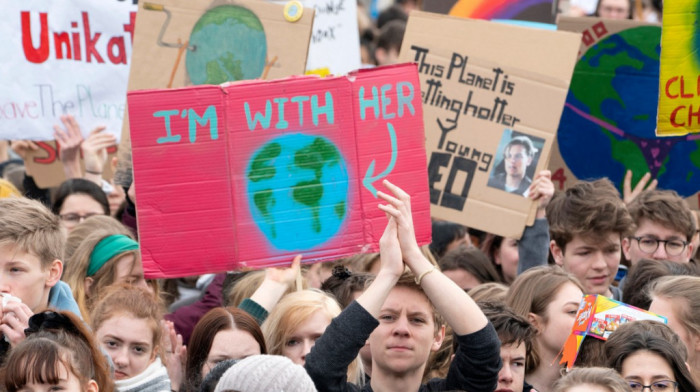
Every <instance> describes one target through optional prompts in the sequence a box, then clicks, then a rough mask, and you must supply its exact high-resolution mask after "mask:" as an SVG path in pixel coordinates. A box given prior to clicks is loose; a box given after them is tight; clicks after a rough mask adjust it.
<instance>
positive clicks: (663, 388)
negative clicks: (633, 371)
mask: <svg viewBox="0 0 700 392" xmlns="http://www.w3.org/2000/svg"><path fill="white" fill-rule="evenodd" d="M627 383H628V384H629V386H630V388H631V389H632V390H633V391H639V392H641V391H643V390H645V389H647V388H648V389H649V390H650V391H651V392H674V391H675V390H676V387H678V383H677V382H675V381H671V380H661V381H656V382H653V383H651V384H650V385H644V384H642V383H639V382H636V381H628V382H627Z"/></svg>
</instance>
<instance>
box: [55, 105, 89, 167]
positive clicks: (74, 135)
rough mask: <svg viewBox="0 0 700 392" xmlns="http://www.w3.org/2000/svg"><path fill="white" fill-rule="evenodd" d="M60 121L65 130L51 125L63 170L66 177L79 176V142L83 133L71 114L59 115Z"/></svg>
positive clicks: (81, 140)
mask: <svg viewBox="0 0 700 392" xmlns="http://www.w3.org/2000/svg"><path fill="white" fill-rule="evenodd" d="M61 122H62V123H63V126H64V127H65V128H66V129H65V131H64V130H63V129H62V128H61V126H60V125H55V124H54V126H53V129H54V138H56V144H57V145H58V155H59V156H60V158H61V162H62V163H63V170H64V172H65V173H66V178H68V179H70V178H80V177H82V173H81V171H80V143H82V142H83V134H82V133H80V125H78V122H77V121H76V120H75V117H73V115H70V114H68V115H63V116H61Z"/></svg>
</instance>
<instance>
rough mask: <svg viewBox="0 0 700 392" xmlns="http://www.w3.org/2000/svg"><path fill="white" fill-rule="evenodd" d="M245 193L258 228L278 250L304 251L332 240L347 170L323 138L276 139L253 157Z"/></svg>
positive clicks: (344, 200) (344, 201) (342, 211)
mask: <svg viewBox="0 0 700 392" xmlns="http://www.w3.org/2000/svg"><path fill="white" fill-rule="evenodd" d="M246 183H247V195H248V204H249V206H250V211H251V213H252V216H253V220H254V221H255V223H256V225H257V227H258V228H259V229H260V230H261V231H262V232H263V234H264V235H265V237H266V238H267V239H268V240H269V242H270V243H271V244H272V245H273V246H274V247H275V248H277V249H280V250H294V251H303V250H309V249H312V248H313V247H316V246H318V245H321V244H323V243H324V242H326V241H328V240H329V239H331V238H332V237H333V236H335V234H336V233H338V231H339V230H340V228H341V227H342V225H343V222H344V221H345V219H346V217H347V215H348V212H347V208H348V184H349V182H348V171H347V167H346V164H345V161H344V160H343V157H342V155H341V154H340V152H339V150H338V148H337V147H336V146H335V145H334V144H333V143H332V142H331V141H330V140H328V139H327V138H325V137H322V136H312V135H305V134H300V133H297V134H289V135H283V136H279V137H276V138H274V139H272V140H270V141H268V142H267V143H266V144H265V145H263V146H262V147H261V148H259V149H258V150H257V151H255V153H253V155H252V158H251V159H250V161H249V163H248V166H247V168H246Z"/></svg>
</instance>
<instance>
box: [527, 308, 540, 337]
mask: <svg viewBox="0 0 700 392" xmlns="http://www.w3.org/2000/svg"><path fill="white" fill-rule="evenodd" d="M527 321H528V322H529V323H530V324H531V325H532V326H533V327H534V328H535V329H536V330H537V333H540V332H541V327H542V317H540V316H538V315H536V314H534V313H528V314H527Z"/></svg>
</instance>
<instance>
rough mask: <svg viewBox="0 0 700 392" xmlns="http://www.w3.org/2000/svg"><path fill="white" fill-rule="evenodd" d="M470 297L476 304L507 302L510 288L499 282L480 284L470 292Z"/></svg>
mask: <svg viewBox="0 0 700 392" xmlns="http://www.w3.org/2000/svg"><path fill="white" fill-rule="evenodd" d="M468 294H469V296H470V297H472V299H473V300H474V301H475V302H484V301H489V302H503V303H505V302H506V296H507V295H508V286H506V285H504V284H503V283H498V282H488V283H483V284H480V285H478V286H476V287H474V288H473V289H471V290H469V293H468Z"/></svg>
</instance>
